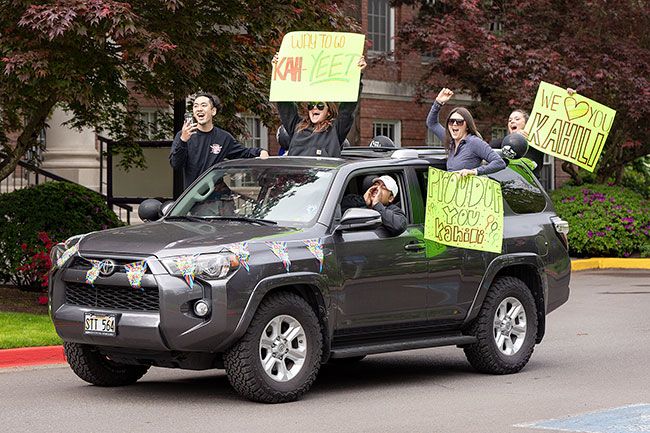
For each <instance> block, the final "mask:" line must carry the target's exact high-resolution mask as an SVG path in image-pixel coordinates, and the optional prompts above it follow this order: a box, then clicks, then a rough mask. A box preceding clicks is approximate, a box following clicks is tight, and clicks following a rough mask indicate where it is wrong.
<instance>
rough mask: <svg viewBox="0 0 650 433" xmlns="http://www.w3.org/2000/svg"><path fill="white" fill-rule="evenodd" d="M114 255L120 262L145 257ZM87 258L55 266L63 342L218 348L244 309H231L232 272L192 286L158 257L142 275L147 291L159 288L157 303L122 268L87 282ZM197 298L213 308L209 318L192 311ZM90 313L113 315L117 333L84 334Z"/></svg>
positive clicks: (55, 310) (53, 287)
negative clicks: (229, 304) (135, 284)
mask: <svg viewBox="0 0 650 433" xmlns="http://www.w3.org/2000/svg"><path fill="white" fill-rule="evenodd" d="M87 258H91V259H95V260H101V259H103V258H104V257H95V256H89V257H87ZM112 258H114V259H115V260H119V261H120V262H129V261H132V262H133V261H138V260H144V259H145V258H143V257H118V258H115V257H112ZM152 259H153V258H152ZM83 260H84V259H80V258H75V259H74V260H73V259H71V261H70V264H69V266H66V267H64V268H63V269H59V270H56V271H55V272H53V273H52V275H51V277H50V302H51V305H50V308H51V310H50V311H51V316H52V320H53V322H54V325H55V328H56V331H57V333H58V334H59V336H60V337H61V338H62V339H63V340H64V341H67V342H75V343H81V344H92V345H96V346H106V347H114V348H124V349H141V350H151V351H163V352H164V351H180V352H215V351H217V350H218V349H219V346H220V345H221V343H223V342H224V341H226V339H227V338H228V337H229V336H230V335H231V333H232V332H233V330H234V328H235V327H236V325H237V322H238V321H239V317H240V315H241V311H229V310H228V299H227V285H228V284H229V282H230V281H231V280H232V279H233V278H232V277H233V276H231V277H230V278H227V279H223V280H217V281H210V282H208V281H201V280H195V283H194V286H193V287H192V288H191V289H190V287H189V285H188V284H187V283H186V282H185V280H183V279H181V278H179V277H176V276H172V275H169V274H168V273H167V271H166V270H165V269H164V268H163V267H162V265H161V264H160V263H159V262H158V261H157V260H155V259H153V260H150V262H149V269H148V270H147V273H146V274H145V275H144V276H143V278H142V288H143V290H142V292H143V293H144V291H146V292H147V294H148V295H150V294H151V293H153V296H154V297H155V294H156V292H157V296H158V297H157V302H155V301H156V300H155V299H151V296H149V298H150V299H148V300H147V301H146V304H145V302H144V301H142V298H143V297H144V296H143V295H142V294H141V293H140V292H141V290H140V289H134V288H131V286H130V285H129V282H128V279H127V277H126V273H125V272H123V271H121V272H120V271H118V272H115V273H114V274H113V275H111V276H108V277H99V278H97V280H96V281H95V283H94V284H93V285H91V284H86V282H85V280H86V272H87V270H86V267H87V265H84V264H83ZM235 274H236V273H235ZM73 289H74V290H73ZM73 294H74V296H73ZM125 298H129V299H125ZM198 299H205V300H207V301H208V303H209V304H210V307H211V313H210V315H209V316H207V317H206V318H199V317H197V316H195V315H194V313H193V311H192V306H193V303H194V302H195V301H196V300H198ZM87 312H93V313H99V314H114V315H115V316H116V335H115V336H104V335H93V334H86V333H84V313H87Z"/></svg>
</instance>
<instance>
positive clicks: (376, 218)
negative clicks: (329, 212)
mask: <svg viewBox="0 0 650 433" xmlns="http://www.w3.org/2000/svg"><path fill="white" fill-rule="evenodd" d="M380 225H381V215H380V214H379V212H377V211H376V210H374V209H364V208H351V209H348V210H346V211H345V213H344V214H343V218H341V223H340V224H339V225H338V226H336V229H335V230H334V231H339V230H354V229H374V228H377V227H379V226H380Z"/></svg>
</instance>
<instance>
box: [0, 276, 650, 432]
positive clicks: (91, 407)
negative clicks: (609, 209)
mask: <svg viewBox="0 0 650 433" xmlns="http://www.w3.org/2000/svg"><path fill="white" fill-rule="evenodd" d="M571 286H572V294H571V298H570V300H569V302H568V303H567V304H565V305H563V306H562V307H561V308H560V309H559V310H557V311H555V312H553V313H552V314H551V315H550V316H549V325H548V331H547V334H546V338H545V339H544V341H543V342H542V344H541V345H539V346H537V348H536V350H535V353H534V354H533V357H532V359H531V361H530V363H529V364H528V366H527V367H526V368H525V369H524V370H523V371H522V372H520V373H519V374H516V375H510V376H489V375H482V374H478V373H475V372H474V371H473V370H472V369H471V367H470V366H469V364H468V363H467V362H466V361H465V358H464V356H463V353H462V351H461V350H459V349H455V348H438V349H429V350H417V351H411V352H404V353H398V354H389V355H376V356H372V357H368V358H366V360H364V361H363V362H361V363H359V364H357V365H355V366H349V367H331V366H326V367H324V368H323V370H321V374H320V376H319V378H318V380H317V381H316V384H315V385H314V387H313V389H312V390H311V391H310V392H309V393H308V394H307V395H306V396H305V397H304V398H303V400H301V401H298V402H295V403H289V404H284V405H262V404H254V403H250V402H247V401H243V400H241V399H240V398H239V397H238V396H237V395H236V394H235V393H234V392H233V391H232V390H231V388H230V387H229V385H228V381H227V379H226V377H225V375H224V373H223V372H222V371H210V372H187V371H175V370H166V369H159V368H154V369H152V370H151V371H150V372H149V373H148V374H147V375H146V376H145V377H144V378H143V379H142V380H141V381H140V382H138V383H137V384H136V385H134V386H131V387H126V388H113V389H107V388H98V387H93V386H89V385H87V384H86V383H85V382H83V381H81V380H80V379H78V378H77V377H76V376H75V375H74V374H73V373H72V372H71V371H70V370H69V369H68V368H67V367H45V368H43V367H41V368H29V369H13V370H4V371H0V423H1V424H0V431H6V432H84V433H95V432H100V431H101V432H102V433H114V432H125V431H134V432H145V431H146V432H181V431H191V432H198V431H210V432H229V433H231V432H240V431H244V432H248V431H250V432H265V433H266V432H312V431H314V432H463V433H467V432H480V433H483V432H499V433H502V432H514V433H526V432H537V433H543V432H544V431H549V430H539V429H538V428H531V427H519V426H516V425H517V424H527V423H532V422H536V421H540V420H548V419H551V418H561V419H563V418H566V417H569V416H572V415H578V414H583V413H586V412H592V411H599V410H603V409H609V408H614V407H620V406H628V405H634V404H642V403H645V404H648V403H650V337H649V336H650V314H649V313H650V271H586V272H579V273H575V274H574V276H573V281H572V285H571ZM642 407H643V406H642ZM647 407H648V408H649V409H650V406H647ZM648 415H650V410H649V411H648ZM643 419H645V420H646V421H642V422H641V424H643V423H644V422H645V424H643V425H641V424H638V425H636V427H634V428H633V429H630V430H627V429H620V430H611V429H610V430H601V431H611V432H618V431H637V432H638V431H650V427H649V426H650V417H649V416H646V417H645V418H643ZM646 429H648V430H646Z"/></svg>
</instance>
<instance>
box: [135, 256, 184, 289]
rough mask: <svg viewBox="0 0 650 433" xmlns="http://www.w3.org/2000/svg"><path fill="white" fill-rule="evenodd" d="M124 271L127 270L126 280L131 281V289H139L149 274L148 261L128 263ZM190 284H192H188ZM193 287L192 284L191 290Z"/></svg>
mask: <svg viewBox="0 0 650 433" xmlns="http://www.w3.org/2000/svg"><path fill="white" fill-rule="evenodd" d="M177 265H178V264H177ZM124 269H125V270H126V278H127V279H128V280H129V284H130V285H131V287H133V288H134V289H139V288H140V286H141V285H142V277H143V276H144V274H145V273H146V272H147V261H146V260H143V261H141V262H135V263H127V264H125V265H124ZM179 269H180V267H179ZM186 281H187V278H186ZM192 283H193V282H192ZM188 284H190V283H189V282H188ZM191 287H192V284H190V288H191Z"/></svg>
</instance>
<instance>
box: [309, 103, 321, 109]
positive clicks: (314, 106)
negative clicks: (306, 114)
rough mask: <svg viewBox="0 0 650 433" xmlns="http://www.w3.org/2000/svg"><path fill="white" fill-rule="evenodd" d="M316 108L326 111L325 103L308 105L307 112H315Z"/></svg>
mask: <svg viewBox="0 0 650 433" xmlns="http://www.w3.org/2000/svg"><path fill="white" fill-rule="evenodd" d="M314 108H318V109H319V110H324V109H325V103H324V102H310V103H309V104H307V110H313V109H314Z"/></svg>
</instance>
